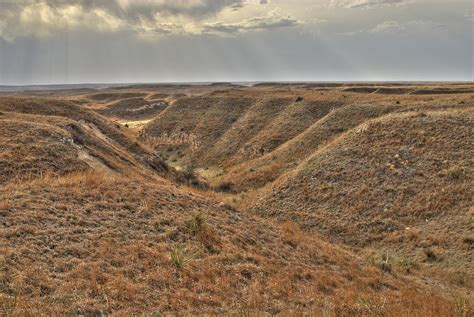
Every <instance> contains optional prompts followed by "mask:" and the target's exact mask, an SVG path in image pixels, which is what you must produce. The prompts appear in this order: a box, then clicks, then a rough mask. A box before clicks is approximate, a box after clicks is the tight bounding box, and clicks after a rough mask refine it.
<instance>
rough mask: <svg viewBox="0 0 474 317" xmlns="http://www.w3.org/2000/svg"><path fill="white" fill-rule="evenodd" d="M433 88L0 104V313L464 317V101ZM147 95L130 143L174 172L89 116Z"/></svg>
mask: <svg viewBox="0 0 474 317" xmlns="http://www.w3.org/2000/svg"><path fill="white" fill-rule="evenodd" d="M447 87H448V88H450V89H451V90H450V92H451V94H449V95H448V94H446V95H437V97H436V99H435V98H432V96H431V95H423V94H426V93H439V92H440V91H442V92H446V91H444V90H440V89H439V87H415V86H408V87H380V86H375V87H372V86H371V87H369V86H368V87H359V86H350V87H347V86H343V87H342V86H338V85H336V86H334V87H332V88H331V89H329V88H327V87H326V88H327V89H329V90H320V89H321V88H323V87H320V86H318V84H308V85H305V84H302V85H293V86H291V87H290V86H288V87H287V86H281V85H271V86H265V85H259V86H258V87H255V88H237V87H233V86H231V85H215V86H192V87H191V86H166V85H165V86H150V87H147V86H144V87H133V88H123V89H118V88H116V89H110V90H104V91H102V92H101V93H100V94H92V95H89V96H83V95H81V96H76V97H77V98H80V99H77V100H75V99H74V98H76V97H74V95H73V92H68V97H67V98H69V99H70V100H73V101H74V102H69V101H64V100H63V99H62V98H63V97H59V96H61V94H60V93H57V94H58V97H57V98H55V99H33V98H22V97H21V98H20V97H2V98H0V111H1V112H0V124H1V125H0V132H1V133H0V140H1V141H2V142H0V168H1V172H2V173H1V179H0V181H1V184H2V185H1V187H0V219H1V220H0V223H1V226H0V315H6V316H38V315H86V316H91V315H92V316H95V315H119V316H122V315H132V314H150V315H152V314H155V315H160V314H162V315H169V314H176V313H180V314H185V315H196V314H199V315H202V314H204V315H206V314H208V315H220V314H224V315H263V314H271V315H275V314H280V315H323V316H471V315H472V314H473V310H472V309H473V298H472V287H473V286H472V280H473V279H472V278H473V276H472V269H471V266H472V263H473V260H474V259H472V235H471V234H470V229H472V228H473V227H472V215H473V213H472V210H473V209H472V190H471V187H472V177H473V168H474V166H473V165H472V164H473V162H472V160H471V159H470V158H471V157H472V156H473V153H472V151H473V150H474V149H473V147H472V141H471V140H470V138H469V136H470V135H472V134H473V131H472V126H473V124H472V107H473V105H472V102H473V100H474V99H472V98H471V99H469V96H471V95H469V94H470V93H469V92H468V90H466V89H467V88H469V87H461V86H459V87H450V86H447ZM326 88H324V89H326ZM347 88H349V89H347ZM368 88H370V89H371V90H369V92H374V94H370V95H368V94H366V93H365V92H367V91H368V90H367V89H368ZM464 88H466V89H464ZM374 89H375V90H374ZM453 89H455V90H456V91H453ZM463 89H464V90H463ZM341 90H344V91H343V92H341ZM460 90H462V91H460ZM407 92H410V93H412V92H413V93H414V92H416V93H417V94H419V95H408V94H401V93H407ZM454 92H455V93H454ZM394 93H397V95H393V94H394ZM78 94H79V93H78ZM183 94H186V95H188V97H184V95H183ZM153 95H155V96H153ZM158 96H160V98H161V97H164V96H174V97H173V98H176V99H177V101H176V100H173V102H170V106H168V107H167V108H166V109H165V110H164V111H163V112H161V113H160V115H159V116H158V117H157V118H156V119H155V120H153V121H151V122H150V124H149V125H148V126H146V127H145V129H144V130H143V131H142V132H141V133H140V135H141V138H142V139H144V140H146V139H147V138H155V139H154V140H155V141H156V140H158V141H159V140H165V141H166V142H168V141H170V142H171V144H170V143H169V142H168V143H167V144H162V145H160V144H154V146H156V150H157V151H158V152H161V154H162V155H164V154H166V156H167V159H168V161H170V162H171V161H172V160H174V162H173V163H174V164H175V165H176V166H177V167H181V168H182V172H178V171H175V170H173V169H172V168H170V167H169V166H167V165H166V164H164V163H163V162H162V161H161V160H160V159H159V158H158V157H157V156H156V155H155V153H153V151H152V150H150V149H148V148H147V147H146V146H144V145H143V144H141V143H140V142H136V141H135V140H134V139H133V137H134V134H133V133H129V132H128V131H123V128H120V127H117V125H116V124H114V123H113V122H111V121H109V120H108V119H106V118H104V117H101V116H100V115H97V114H96V113H94V112H93V111H92V110H91V109H92V108H93V104H95V102H98V101H99V102H104V103H110V102H114V103H115V102H118V103H116V104H115V105H113V106H111V109H113V108H114V107H117V108H116V109H115V110H117V111H119V110H120V111H122V110H123V111H125V112H129V111H128V110H133V109H134V108H136V107H135V106H136V105H135V104H134V103H133V102H130V100H125V99H128V98H145V100H148V99H153V98H155V97H158ZM122 100H125V101H123V102H121V101H122ZM461 101H462V102H463V103H462V104H461ZM146 102H148V101H146ZM140 104H143V101H140ZM89 108H90V109H89ZM129 108H130V109H129ZM98 109H99V108H97V109H96V110H97V111H99V110H98ZM147 115H148V114H147ZM147 119H151V118H148V117H147ZM190 135H192V136H193V137H192V138H191V139H189V138H184V139H183V137H182V136H190ZM172 136H180V138H181V139H179V140H178V139H176V140H174V139H173V138H172ZM170 138H171V139H170ZM64 139H66V140H68V139H73V140H74V142H62V140H64ZM183 140H185V141H189V140H192V142H182V141H183ZM76 141H77V142H76ZM178 141H179V142H178ZM172 142H174V143H172ZM155 143H156V142H155ZM158 143H159V142H158ZM18 144H20V145H21V146H18ZM77 145H80V147H79V148H78V147H77ZM170 145H172V149H171V150H170V151H168V149H169V146H170ZM81 151H87V154H88V155H89V156H90V157H88V156H84V155H82V156H81V155H80V153H82V152H81ZM55 152H58V155H56V154H55ZM84 157H86V158H87V159H88V160H89V161H88V160H85V161H84ZM91 158H92V160H93V162H91V161H90V159H91ZM102 166H106V167H107V168H101V167H102ZM195 167H200V168H201V169H199V170H201V171H206V168H209V170H211V171H216V173H214V172H213V173H211V172H209V173H207V174H206V175H207V181H209V183H210V184H209V185H207V184H205V183H203V182H202V180H201V179H200V178H199V174H196V173H191V174H190V173H187V171H190V170H194V168H195ZM183 185H186V186H183ZM219 185H221V186H219ZM188 186H194V188H189V187H188ZM255 188H260V189H259V190H254V189H255ZM218 189H220V191H216V190H218ZM236 207H237V208H236ZM248 207H252V208H248Z"/></svg>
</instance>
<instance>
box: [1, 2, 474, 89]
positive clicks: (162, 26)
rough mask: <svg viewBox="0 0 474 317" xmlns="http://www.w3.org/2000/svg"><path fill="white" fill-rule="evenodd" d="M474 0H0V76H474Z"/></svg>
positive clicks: (52, 79) (154, 79) (14, 81)
mask: <svg viewBox="0 0 474 317" xmlns="http://www.w3.org/2000/svg"><path fill="white" fill-rule="evenodd" d="M473 59H474V57H473V7H472V3H471V1H469V0H454V1H450V2H449V3H448V2H445V1H439V0H316V1H310V0H298V1H284V0H271V1H270V0H220V1H211V0H180V1H167V0H136V1H128V0H113V1H112V0H111V1H102V0H96V1H94V0H42V1H39V0H38V1H31V0H18V1H11V0H0V85H51V84H59V85H61V84H76V85H77V84H88V83H107V84H113V83H132V84H133V83H179V82H188V83H189V82H318V81H322V82H341V81H342V82H350V81H358V82H361V81H391V82H393V81H441V82H443V81H472V80H473Z"/></svg>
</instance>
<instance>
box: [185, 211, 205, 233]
mask: <svg viewBox="0 0 474 317" xmlns="http://www.w3.org/2000/svg"><path fill="white" fill-rule="evenodd" d="M205 223H206V217H205V216H204V215H203V214H202V213H201V212H198V213H195V214H193V215H192V216H191V218H190V219H189V220H188V221H186V229H187V230H188V231H189V232H190V233H191V234H193V235H197V234H198V233H200V232H202V230H203V229H204V225H205Z"/></svg>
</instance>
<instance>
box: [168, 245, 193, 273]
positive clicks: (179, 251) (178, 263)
mask: <svg viewBox="0 0 474 317" xmlns="http://www.w3.org/2000/svg"><path fill="white" fill-rule="evenodd" d="M197 256H198V253H197V251H193V250H188V249H186V248H184V247H182V246H177V247H175V248H173V249H172V250H171V251H170V258H171V262H172V263H173V265H174V266H175V267H176V269H177V270H178V271H184V270H186V269H187V268H188V267H189V265H190V264H191V262H192V261H193V260H194V259H195V258H197Z"/></svg>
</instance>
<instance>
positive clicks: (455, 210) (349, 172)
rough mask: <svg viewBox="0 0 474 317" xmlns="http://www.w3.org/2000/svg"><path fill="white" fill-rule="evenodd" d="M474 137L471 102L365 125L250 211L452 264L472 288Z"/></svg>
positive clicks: (438, 264)
mask: <svg viewBox="0 0 474 317" xmlns="http://www.w3.org/2000/svg"><path fill="white" fill-rule="evenodd" d="M472 135H474V112H473V110H472V108H470V109H466V110H458V111H438V112H434V111H433V112H408V113H403V114H392V115H387V116H384V117H381V118H379V119H374V120H370V121H367V122H365V123H363V124H362V125H360V126H358V127H357V128H355V129H352V130H350V131H348V132H347V133H345V134H343V135H342V136H341V137H340V138H338V139H336V140H334V141H333V142H332V143H330V144H328V145H326V146H325V147H323V148H321V149H320V150H318V151H316V152H315V153H313V154H312V156H311V157H310V158H309V159H308V160H307V161H306V162H304V163H303V164H301V165H300V166H298V168H297V169H296V170H294V171H293V172H292V173H291V175H290V176H288V178H286V179H283V180H281V181H280V182H279V183H277V184H275V187H274V188H272V189H271V190H268V191H267V193H266V194H265V195H264V196H263V198H261V199H260V200H259V201H258V202H257V203H256V205H255V206H254V207H253V210H254V211H255V212H257V213H259V214H263V215H267V216H271V217H272V218H277V219H291V220H293V221H296V222H298V223H299V224H301V225H302V226H303V227H304V228H307V229H311V230H314V231H317V232H319V233H322V234H324V235H325V236H327V237H330V238H331V239H332V240H333V241H339V242H343V243H345V244H348V245H352V246H358V247H375V248H377V249H384V248H387V249H388V250H390V252H394V254H396V255H397V256H400V257H402V258H403V259H405V260H408V261H411V262H413V263H414V265H416V264H417V263H423V264H426V265H427V266H435V267H440V268H449V270H452V272H451V273H453V275H455V276H462V277H459V279H460V280H459V281H458V282H459V283H460V284H461V285H464V284H466V285H467V284H468V285H470V286H471V287H472V283H473V281H472V278H473V275H472V273H473V272H472V263H474V257H473V253H472V230H473V229H474V227H473V222H472V216H473V214H472V197H473V194H474V192H473V190H472V188H473V186H472V185H473V176H474V160H473V159H472V158H473V157H474V142H473V140H472V137H471V136H472ZM455 278H456V277H453V279H455Z"/></svg>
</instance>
